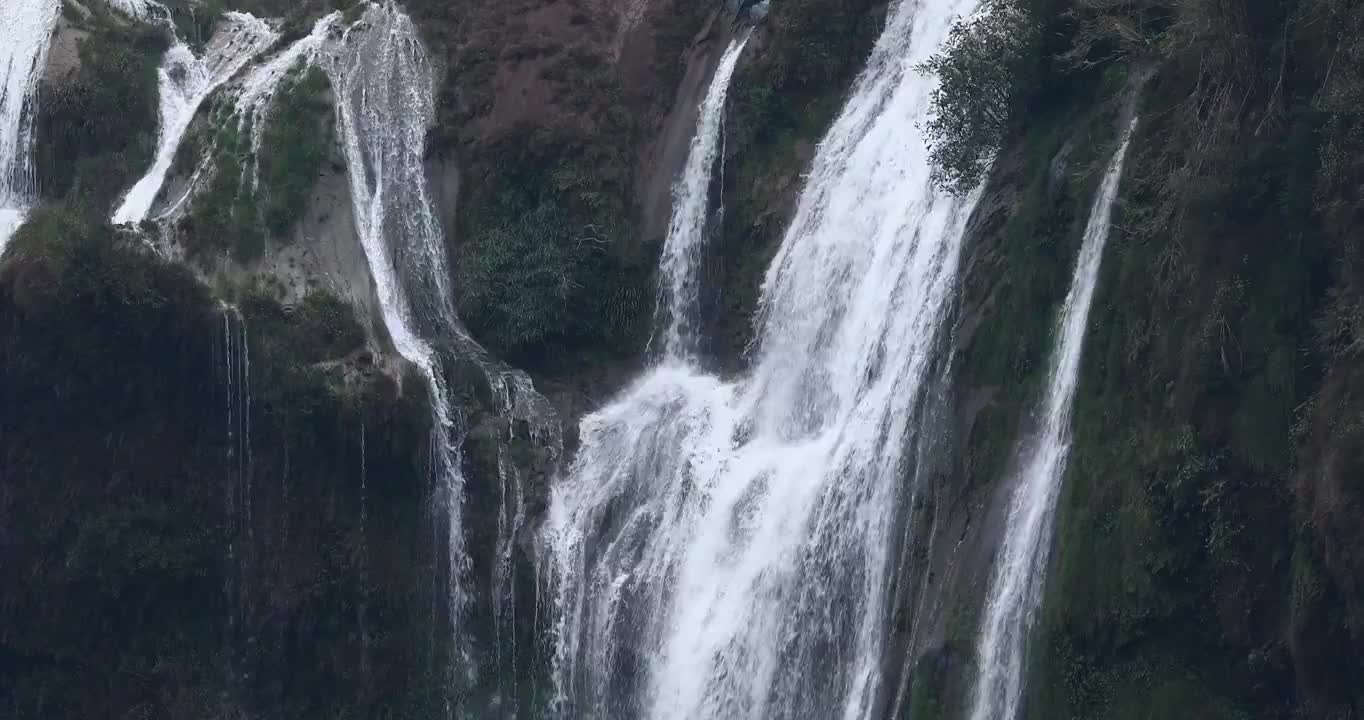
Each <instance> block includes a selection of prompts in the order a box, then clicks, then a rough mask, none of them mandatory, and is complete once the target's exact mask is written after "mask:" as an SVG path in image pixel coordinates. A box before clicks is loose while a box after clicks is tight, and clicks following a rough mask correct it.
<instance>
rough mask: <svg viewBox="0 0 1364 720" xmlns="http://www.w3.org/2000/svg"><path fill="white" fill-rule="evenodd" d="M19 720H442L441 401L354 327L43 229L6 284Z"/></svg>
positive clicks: (10, 666)
mask: <svg viewBox="0 0 1364 720" xmlns="http://www.w3.org/2000/svg"><path fill="white" fill-rule="evenodd" d="M0 327H3V328H4V333H3V340H0V397H3V398H4V402H3V409H2V410H0V437H3V438H4V452H2V453H0V478H4V483H3V492H0V518H3V527H4V530H3V531H0V557H2V558H3V560H2V561H0V562H3V565H4V566H5V568H6V569H7V572H8V573H11V577H13V578H23V581H22V582H13V583H6V584H5V588H4V589H3V590H0V596H3V600H2V601H0V608H3V609H2V610H0V614H2V615H3V618H4V619H3V626H4V627H5V630H4V632H3V634H0V668H3V674H4V676H5V678H6V681H5V682H4V683H3V689H0V709H2V710H3V714H4V715H5V716H6V717H15V718H26V717H33V718H38V717H47V718H57V717H70V718H76V717H125V716H128V715H129V714H133V715H137V716H144V717H221V716H235V715H242V714H246V715H252V716H261V717H299V716H314V717H316V716H327V715H333V714H336V713H341V712H358V713H360V714H364V715H384V714H385V713H403V714H408V713H427V712H433V711H434V710H435V709H436V708H439V707H441V706H442V704H443V703H444V701H445V695H444V693H445V691H444V680H445V678H444V675H443V673H442V672H441V667H442V666H443V665H442V664H443V662H444V657H445V655H447V654H448V652H449V648H448V647H446V644H445V641H444V639H443V636H442V634H441V632H440V630H439V629H438V626H439V623H435V624H434V625H433V617H434V618H439V617H441V616H440V615H439V614H437V613H434V611H433V603H439V602H440V597H441V596H440V593H439V592H438V583H439V580H438V578H439V577H440V576H441V573H440V572H439V568H438V564H439V557H440V556H439V554H437V553H434V552H433V551H434V550H435V548H433V546H432V540H431V536H430V531H429V530H427V528H429V527H430V524H431V518H430V517H429V513H430V508H429V505H428V498H429V493H430V488H429V487H428V481H427V478H428V477H429V473H428V471H427V469H426V468H425V467H424V465H425V462H426V459H425V453H426V438H427V427H426V422H427V419H428V418H429V413H428V412H427V411H426V410H425V403H426V398H425V396H424V394H423V393H422V391H421V388H422V385H421V383H420V382H419V381H416V380H412V381H408V382H404V383H403V386H402V388H401V389H400V388H399V387H398V386H397V385H396V384H395V383H394V382H393V381H392V380H391V379H390V378H389V377H388V376H387V375H385V374H384V373H382V372H379V371H378V370H377V369H376V368H375V365H374V361H373V358H371V357H370V356H369V355H368V353H367V352H366V351H365V349H364V346H363V334H362V332H361V331H360V328H359V326H358V325H357V324H356V323H355V321H354V320H353V319H352V318H351V315H350V311H349V308H348V307H347V306H346V305H345V304H343V303H340V302H338V301H336V300H334V299H330V298H327V297H324V296H321V295H314V296H310V297H309V298H308V299H306V300H304V301H303V302H302V303H301V304H300V305H298V306H296V307H295V308H292V309H289V310H286V309H284V308H281V307H280V306H279V305H277V304H276V303H275V302H274V301H273V300H271V299H269V298H268V297H263V296H248V297H245V298H243V299H242V300H241V302H240V303H239V305H238V306H237V307H236V308H229V307H225V306H223V305H221V304H219V303H218V302H216V301H214V300H213V299H212V298H211V296H210V295H209V293H208V291H207V289H206V288H205V287H204V286H203V285H201V284H200V283H199V282H198V281H197V280H196V279H195V278H194V277H193V276H192V275H190V274H189V273H187V272H186V271H184V270H182V269H180V268H177V267H174V266H171V265H168V264H166V263H165V262H163V261H161V260H158V259H156V258H154V257H152V256H150V255H149V254H148V253H147V252H146V251H145V250H140V249H138V248H137V247H136V244H135V243H132V244H130V239H129V238H119V237H116V236H114V235H113V234H112V233H111V231H109V230H108V229H107V228H103V227H100V226H95V225H91V224H88V223H85V222H82V221H79V220H72V219H70V216H69V215H64V214H63V213H62V212H61V211H56V210H46V211H40V212H39V213H38V214H37V215H35V216H34V217H33V219H32V220H31V221H30V223H29V224H28V225H27V226H25V228H24V229H23V230H22V231H21V232H20V234H19V236H18V237H17V238H16V239H15V243H14V245H13V246H12V247H11V249H10V252H8V253H7V254H6V258H5V260H4V262H3V263H0Z"/></svg>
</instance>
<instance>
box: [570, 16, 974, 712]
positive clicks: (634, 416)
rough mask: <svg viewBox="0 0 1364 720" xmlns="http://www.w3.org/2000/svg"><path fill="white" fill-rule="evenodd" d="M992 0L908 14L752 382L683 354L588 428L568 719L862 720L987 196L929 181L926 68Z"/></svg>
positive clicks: (838, 157)
mask: <svg viewBox="0 0 1364 720" xmlns="http://www.w3.org/2000/svg"><path fill="white" fill-rule="evenodd" d="M974 8H975V1H974V0H925V1H923V2H915V1H912V0H910V1H905V2H901V3H898V4H897V5H896V6H895V7H894V9H893V10H892V11H891V13H890V16H889V18H888V21H887V26H886V30H885V31H884V33H883V34H882V36H881V38H880V40H879V41H878V42H877V45H876V47H875V49H874V50H873V53H872V56H871V58H870V59H869V61H868V67H867V69H866V70H865V71H864V72H863V74H862V75H861V76H860V77H859V79H858V81H857V83H856V85H855V87H854V89H853V92H852V95H851V97H850V98H849V100H848V102H847V105H846V106H845V107H844V109H843V111H842V113H841V115H840V116H839V118H838V119H837V121H836V122H835V124H834V126H833V127H832V128H831V130H830V131H829V134H828V135H827V136H826V137H825V139H824V141H823V142H822V143H821V145H820V148H819V151H818V153H817V155H816V158H815V160H814V163H813V167H812V169H811V172H810V175H809V179H808V181H807V184H806V187H805V189H804V191H803V193H802V195H801V198H800V201H799V203H798V206H797V210H796V216H795V218H794V220H793V222H792V225H791V228H790V229H789V230H788V232H787V234H786V236H785V238H784V240H783V243H782V246H781V249H780V250H779V252H778V254H777V256H776V258H775V259H774V260H773V263H772V265H771V267H770V268H769V270H768V272H767V276H766V278H765V281H764V284H763V292H762V301H761V310H760V316H759V319H758V320H759V346H758V349H757V353H756V355H755V358H754V365H753V368H752V370H751V372H750V374H749V376H748V377H746V378H744V379H742V380H740V381H739V382H737V383H733V384H727V383H724V382H721V381H720V380H718V379H716V378H713V377H708V376H706V375H704V374H702V373H700V372H699V371H698V370H697V369H696V368H695V367H693V366H691V365H689V364H688V363H687V362H686V360H685V359H684V358H682V357H679V356H676V355H673V356H670V357H667V358H665V359H664V360H663V362H662V363H661V364H660V366H659V367H656V368H655V369H653V370H651V371H650V372H648V373H647V374H646V375H645V376H644V377H643V378H641V379H639V380H638V381H637V382H635V383H634V385H632V386H631V387H630V388H628V389H627V390H626V391H625V392H624V393H623V394H622V395H621V396H620V397H619V398H617V399H616V400H615V401H614V402H613V403H612V404H610V405H608V406H607V407H605V408H603V409H602V410H600V411H599V412H597V413H594V414H593V415H591V416H588V417H587V418H585V419H584V420H583V423H582V433H581V437H582V445H581V449H580V450H579V454H578V457H577V459H576V460H575V462H574V464H573V466H572V468H571V469H570V472H569V473H568V475H567V476H566V477H564V478H562V479H561V480H560V481H559V482H558V483H557V484H556V487H555V488H554V492H553V497H552V500H551V507H550V516H549V519H548V521H547V527H546V528H545V539H546V542H547V544H548V546H549V550H550V552H551V555H552V557H553V559H554V563H555V569H556V573H557V578H558V585H557V597H556V606H557V607H556V612H557V618H556V628H555V630H556V634H557V637H556V652H555V655H556V656H555V659H554V663H555V668H554V675H555V677H554V680H555V684H556V698H555V703H556V707H555V708H554V712H556V713H558V714H562V715H570V716H576V717H652V718H821V719H824V718H833V717H843V718H865V717H869V716H871V715H872V714H873V713H874V712H875V710H876V705H877V702H878V696H879V694H880V691H881V690H882V688H881V684H882V676H881V666H882V664H883V662H882V661H883V655H884V653H885V650H886V638H887V636H888V635H889V632H888V630H887V628H886V627H885V626H886V623H887V618H888V615H889V612H888V611H889V608H888V607H887V605H888V602H887V598H888V595H889V586H890V574H891V567H890V566H891V564H892V563H891V555H892V552H893V545H894V544H895V542H896V539H895V537H893V536H894V535H895V532H894V531H895V528H896V523H897V521H898V520H900V519H901V517H902V509H901V506H902V505H904V503H903V502H901V501H902V499H903V498H904V497H905V494H906V491H905V490H904V488H905V486H906V485H908V484H912V482H913V477H912V476H913V474H914V473H913V466H914V458H913V457H912V452H911V451H909V448H910V447H912V446H913V444H914V442H915V433H916V432H917V431H918V426H917V424H916V422H915V417H916V413H917V408H918V406H919V403H920V400H921V399H922V398H923V397H924V395H925V390H926V388H925V385H926V384H927V383H926V382H925V381H926V376H927V373H928V370H929V368H930V366H931V364H932V362H933V360H934V356H935V350H936V347H937V338H938V335H939V333H940V327H941V325H942V322H943V319H944V316H945V314H946V311H947V308H948V306H949V304H950V300H951V297H952V293H953V289H954V287H955V282H956V276H957V267H958V262H959V252H960V244H961V238H962V234H963V229H964V225H965V222H966V218H967V217H968V216H969V214H970V211H971V208H972V207H973V205H974V202H975V195H972V196H970V197H968V198H965V199H956V198H953V197H951V196H949V195H947V194H945V193H943V192H941V191H939V190H937V189H936V188H935V187H934V185H933V183H932V181H931V178H930V174H931V172H930V165H929V160H928V157H927V151H926V149H925V142H924V136H923V134H922V133H921V132H920V131H919V129H918V128H919V127H920V126H921V125H923V124H924V121H925V120H926V119H927V118H926V112H927V109H928V107H929V96H930V93H931V91H932V90H933V88H934V87H935V85H936V79H935V78H934V77H931V76H925V75H922V74H920V73H917V72H916V71H915V70H914V68H915V66H916V65H918V64H919V63H921V62H922V61H924V60H925V59H927V58H928V57H929V56H930V55H931V54H932V53H934V52H935V51H936V50H937V49H938V47H939V46H940V45H941V43H942V41H943V40H944V39H945V38H946V36H947V34H948V31H949V29H950V27H951V25H952V23H953V21H954V20H955V18H956V17H958V16H959V15H962V14H969V13H971V12H973V10H974Z"/></svg>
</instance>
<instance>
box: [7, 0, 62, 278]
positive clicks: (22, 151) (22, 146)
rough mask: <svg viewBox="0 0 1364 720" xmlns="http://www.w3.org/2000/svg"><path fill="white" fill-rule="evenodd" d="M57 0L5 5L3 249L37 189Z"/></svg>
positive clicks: (13, 1)
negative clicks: (43, 88) (42, 88)
mask: <svg viewBox="0 0 1364 720" xmlns="http://www.w3.org/2000/svg"><path fill="white" fill-rule="evenodd" d="M60 9H61V3H60V2H58V0H6V1H5V3H4V4H3V6H0V82H3V84H0V253H3V252H4V251H5V245H6V244H8V243H9V239H10V237H11V236H13V234H14V231H15V230H17V229H18V228H19V225H21V224H22V223H23V221H24V217H25V216H26V215H27V213H28V208H29V207H30V206H31V205H32V203H33V199H34V197H35V196H36V195H37V192H36V188H35V182H34V176H33V157H32V150H33V120H34V117H35V116H36V115H37V100H38V86H39V84H40V83H41V81H42V73H43V68H44V66H46V64H47V48H48V44H49V43H50V42H51V41H52V28H53V27H54V26H55V25H56V22H57V14H58V11H59V10H60Z"/></svg>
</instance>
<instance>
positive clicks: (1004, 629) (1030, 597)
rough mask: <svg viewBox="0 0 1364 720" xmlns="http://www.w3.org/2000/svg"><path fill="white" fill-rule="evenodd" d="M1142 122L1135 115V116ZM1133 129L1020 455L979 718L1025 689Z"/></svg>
mask: <svg viewBox="0 0 1364 720" xmlns="http://www.w3.org/2000/svg"><path fill="white" fill-rule="evenodd" d="M1133 125H1134V126H1135V121H1133ZM1131 134H1132V129H1131V128H1129V129H1128V130H1127V133H1126V134H1125V135H1124V137H1123V139H1122V142H1121V144H1120V145H1119V146H1118V150H1117V152H1116V153H1115V154H1114V155H1113V159H1112V161H1111V162H1110V163H1109V166H1108V171H1107V173H1106V174H1105V175H1104V178H1103V182H1102V184H1100V186H1099V191H1098V195H1097V196H1096V197H1095V198H1094V204H1093V206H1092V207H1091V208H1090V213H1089V222H1088V224H1087V225H1086V227H1085V234H1084V240H1083V243H1082V244H1081V246H1080V257H1079V259H1078V261H1077V262H1076V264H1075V277H1074V279H1073V280H1072V281H1071V286H1070V291H1069V293H1067V295H1066V300H1065V304H1064V305H1063V306H1062V310H1061V320H1060V323H1059V324H1058V325H1057V332H1056V349H1055V350H1054V355H1053V356H1052V364H1051V373H1050V375H1049V380H1048V383H1047V394H1046V399H1045V400H1044V405H1043V409H1042V415H1041V417H1040V418H1039V419H1038V420H1039V422H1040V428H1039V430H1040V432H1039V433H1038V434H1037V435H1036V436H1035V437H1033V438H1031V439H1030V440H1028V441H1027V442H1026V445H1025V446H1024V447H1023V448H1022V453H1023V454H1022V455H1021V456H1020V458H1019V463H1018V467H1019V474H1018V476H1017V477H1018V486H1017V488H1016V489H1015V490H1014V495H1013V499H1012V501H1011V503H1010V505H1009V517H1008V520H1007V524H1006V525H1005V530H1004V544H1003V547H1002V548H1001V550H1000V553H999V556H998V558H997V560H996V561H995V571H994V574H993V576H992V577H991V582H990V593H989V595H988V596H987V600H986V604H985V612H984V616H983V620H982V624H981V631H980V638H979V643H978V645H977V657H978V660H977V662H978V663H979V668H978V677H977V678H976V686H975V692H974V696H973V699H972V706H971V707H972V709H971V719H972V720H1012V719H1013V718H1015V717H1018V710H1019V703H1020V701H1021V699H1022V694H1023V680H1024V678H1023V668H1024V652H1025V649H1026V646H1027V639H1028V632H1029V630H1030V629H1031V628H1032V625H1033V618H1034V614H1035V612H1036V610H1037V608H1038V606H1039V604H1040V603H1041V600H1042V586H1043V582H1044V580H1045V579H1046V573H1047V558H1048V556H1049V555H1050V551H1051V532H1052V516H1053V515H1054V514H1055V512H1056V500H1057V497H1058V496H1059V494H1060V489H1061V480H1062V478H1063V477H1064V475H1065V471H1066V459H1067V456H1068V455H1069V453H1070V439H1071V431H1070V415H1071V407H1072V404H1073V402H1074V399H1075V387H1076V383H1077V380H1078V378H1079V372H1080V357H1081V351H1082V350H1083V348H1084V339H1085V327H1086V323H1087V321H1088V319H1089V306H1090V302H1091V301H1092V300H1093V298H1094V286H1095V284H1096V282H1097V280H1098V276H1099V265H1100V262H1101V261H1102V259H1103V250H1104V243H1105V242H1106V241H1107V239H1108V230H1109V223H1110V220H1111V216H1112V211H1113V201H1114V200H1115V199H1116V198H1117V195H1118V183H1119V181H1120V180H1121V178H1122V166H1123V158H1124V157H1125V156H1126V154H1127V145H1128V143H1129V142H1130V141H1131Z"/></svg>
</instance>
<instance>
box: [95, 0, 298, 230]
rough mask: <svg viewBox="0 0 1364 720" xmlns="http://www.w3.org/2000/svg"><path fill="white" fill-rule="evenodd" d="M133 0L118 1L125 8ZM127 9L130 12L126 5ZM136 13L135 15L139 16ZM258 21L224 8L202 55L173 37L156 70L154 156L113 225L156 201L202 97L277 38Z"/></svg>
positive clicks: (138, 217)
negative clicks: (155, 137)
mask: <svg viewBox="0 0 1364 720" xmlns="http://www.w3.org/2000/svg"><path fill="white" fill-rule="evenodd" d="M137 5H138V3H137V2H135V1H134V2H129V3H124V4H123V5H120V7H123V8H125V9H129V8H132V7H134V6H137ZM129 12H132V11H131V10H129ZM139 17H140V16H139ZM278 37H279V36H278V35H277V34H276V33H275V31H274V30H273V29H271V28H270V26H269V25H268V24H267V23H266V22H265V21H264V20H260V19H258V18H256V17H253V16H251V15H248V14H246V13H239V12H229V13H227V14H225V15H224V16H223V19H222V21H220V23H219V27H218V29H217V30H216V31H215V32H214V33H213V37H212V38H211V39H210V40H209V42H208V47H207V48H206V49H205V51H204V55H203V57H196V56H195V55H194V53H193V52H192V51H191V50H190V48H189V46H188V45H186V44H185V43H184V42H182V41H179V40H177V41H176V42H175V44H174V45H172V46H171V48H170V49H169V50H167V51H166V54H165V57H164V58H162V60H161V67H160V69H159V70H158V71H157V89H158V102H159V106H160V107H159V110H158V119H159V123H160V129H159V131H158V134H157V139H156V156H155V159H154V160H153V162H152V166H151V168H149V169H148V170H147V173H146V174H145V175H143V176H142V177H141V178H140V179H139V180H138V181H137V183H136V184H134V185H133V187H132V189H131V190H129V191H128V193H127V195H125V196H124V197H123V202H122V203H121V204H120V205H119V206H118V209H117V210H115V211H114V214H113V218H112V221H113V222H114V224H116V225H122V224H127V223H139V222H142V221H143V220H145V219H146V218H147V215H148V213H150V212H151V209H152V204H153V203H155V202H156V198H157V195H158V194H160V192H161V186H162V185H163V184H164V183H165V181H166V173H167V172H169V171H170V167H171V163H172V162H173V161H174V160H175V151H176V150H177V149H179V147H180V140H181V139H183V138H184V136H185V131H186V130H188V129H189V125H190V121H192V120H193V119H194V114H195V112H196V111H198V109H199V105H201V104H202V103H203V102H204V100H205V99H206V98H207V97H208V96H209V95H211V94H213V91H214V90H216V89H218V87H219V86H220V85H222V84H223V83H225V82H227V80H228V79H230V78H231V77H232V76H233V75H235V74H236V73H237V71H238V70H240V69H241V68H242V67H243V66H245V65H246V64H247V63H248V62H250V61H251V60H252V59H253V58H255V57H256V56H257V55H259V54H260V53H262V52H264V51H265V49H266V48H268V47H270V46H271V45H273V44H274V43H275V41H276V40H277V39H278Z"/></svg>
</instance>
